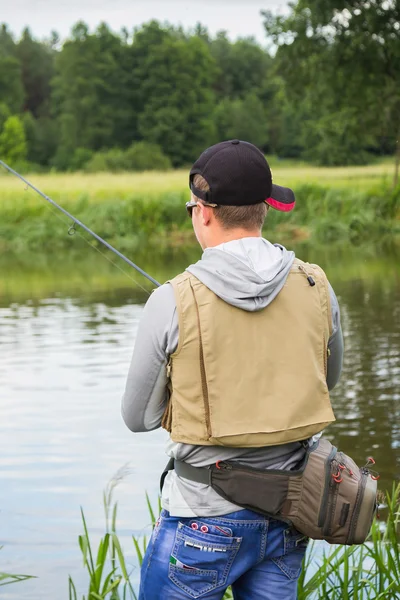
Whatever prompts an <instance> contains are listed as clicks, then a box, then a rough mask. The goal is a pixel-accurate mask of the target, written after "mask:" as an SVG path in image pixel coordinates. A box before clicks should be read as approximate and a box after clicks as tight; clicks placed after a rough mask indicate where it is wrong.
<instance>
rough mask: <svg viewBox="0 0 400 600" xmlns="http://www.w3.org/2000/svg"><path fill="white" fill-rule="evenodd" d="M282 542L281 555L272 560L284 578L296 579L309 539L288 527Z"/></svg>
mask: <svg viewBox="0 0 400 600" xmlns="http://www.w3.org/2000/svg"><path fill="white" fill-rule="evenodd" d="M283 542H284V552H283V555H282V556H280V557H279V558H273V559H272V560H273V562H274V563H275V564H276V566H277V567H279V569H280V570H281V571H282V573H284V574H285V575H286V577H288V578H289V579H297V578H298V577H299V576H300V573H301V566H302V563H303V558H304V556H305V553H306V550H307V545H308V542H309V538H308V537H307V536H306V535H303V534H302V533H300V531H298V530H297V529H295V528H294V527H289V528H288V529H285V530H284V532H283Z"/></svg>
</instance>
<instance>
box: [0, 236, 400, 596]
mask: <svg viewBox="0 0 400 600" xmlns="http://www.w3.org/2000/svg"><path fill="white" fill-rule="evenodd" d="M88 252H89V250H88ZM297 252H298V255H299V256H300V257H301V258H303V259H306V260H309V261H312V262H319V264H321V266H323V267H324V268H325V270H326V272H327V274H328V276H329V278H330V281H331V283H332V285H333V286H334V289H335V291H336V293H337V295H338V298H339V301H340V305H341V311H342V324H343V330H344V336H345V346H346V356H345V363H344V369H343V374H342V378H341V381H340V384H339V385H338V386H337V388H336V389H335V391H334V392H333V394H332V402H333V406H334V408H335V413H336V417H337V421H336V423H334V424H333V425H332V426H331V427H330V428H329V429H328V430H327V435H328V437H330V438H331V439H332V440H335V443H336V444H337V445H339V446H340V448H341V449H343V450H344V451H345V452H348V453H350V454H351V455H352V456H353V457H354V459H355V460H356V461H358V462H359V464H360V465H362V464H364V463H365V461H366V459H367V457H368V456H370V455H372V456H373V457H374V458H375V459H376V462H377V470H378V471H379V472H380V473H381V480H380V481H381V488H382V489H385V488H388V487H391V485H392V482H393V480H395V479H398V478H399V464H400V418H399V417H400V402H399V400H400V248H399V246H398V245H396V244H395V243H394V242H392V243H387V244H386V245H382V246H380V247H379V248H377V247H369V246H368V247H363V248H339V249H337V248H336V249H334V248H333V249H330V248H326V247H325V248H310V247H304V248H301V247H300V248H299V249H298V250H297ZM198 256H199V251H198V250H197V249H195V248H194V249H189V250H188V251H185V252H180V251H179V249H175V250H174V251H173V252H172V253H171V252H166V253H163V254H160V253H153V252H147V254H143V256H140V257H139V259H140V260H141V261H142V262H141V263H140V264H142V265H143V266H144V267H145V268H147V269H148V270H149V271H150V272H151V273H152V274H153V275H154V276H155V277H158V278H159V279H160V280H165V279H166V278H167V277H168V276H169V275H170V276H173V275H174V274H175V273H177V272H179V271H180V270H182V269H183V268H184V266H185V265H186V264H188V262H190V260H195V259H196V258H197V257H198ZM134 259H136V260H137V262H139V259H138V258H137V257H134ZM103 262H104V264H103ZM135 279H137V280H138V281H140V282H141V283H143V281H142V280H140V279H139V277H138V278H136V276H135ZM146 297H147V294H146V293H145V292H144V291H142V290H140V289H139V288H138V287H137V286H136V285H134V284H133V282H130V281H129V280H128V279H127V278H125V275H123V274H121V273H120V272H118V271H117V270H116V269H114V267H112V266H109V265H107V263H105V261H103V259H102V258H101V257H98V256H97V255H95V256H94V257H93V256H91V257H90V259H89V258H88V259H87V260H83V261H82V260H79V261H78V260H71V259H68V258H65V259H60V257H58V258H49V257H47V258H45V257H31V259H30V260H29V261H28V262H26V260H25V262H21V261H20V260H17V259H16V258H13V259H11V258H8V259H2V260H1V261H0V410H1V413H0V415H1V419H0V545H3V546H4V548H3V549H2V550H1V552H0V572H1V571H5V572H13V573H26V574H31V575H35V576H37V579H32V580H29V581H26V582H23V583H20V584H17V585H12V586H7V587H5V588H2V590H4V591H3V593H2V598H6V599H13V600H17V599H18V600H23V599H28V598H29V599H30V600H64V599H66V598H67V597H68V575H69V574H71V576H72V578H73V579H74V581H75V582H76V584H77V587H78V589H79V590H80V591H82V592H85V587H86V574H85V572H84V570H83V567H82V561H81V555H80V550H79V546H78V542H77V538H78V535H79V534H80V533H82V529H83V528H82V522H81V516H80V507H81V506H82V508H83V510H84V513H85V516H86V519H87V524H88V527H89V531H90V535H91V536H92V538H93V542H94V543H96V541H97V540H98V539H99V536H100V535H101V534H102V533H103V531H104V509H103V504H102V492H103V490H104V488H105V487H106V485H107V483H108V482H109V481H110V480H111V479H112V478H113V477H115V474H116V473H117V472H118V470H120V469H121V468H123V467H125V470H124V473H123V477H122V480H121V481H120V483H119V484H118V486H117V487H116V489H115V492H114V497H115V499H116V500H118V505H119V509H118V511H119V512H118V515H119V517H118V521H117V526H118V532H119V535H120V537H121V539H122V542H123V545H124V549H125V551H126V555H127V556H128V563H129V566H130V568H131V569H133V572H134V574H133V580H134V581H135V580H136V582H137V580H138V569H137V563H136V558H135V552H134V548H133V544H132V540H131V535H132V534H136V535H140V534H141V533H142V532H144V531H148V530H149V520H150V519H149V516H148V511H147V507H146V501H145V490H147V491H148V493H149V495H150V498H151V500H152V502H153V504H154V505H156V502H157V491H158V476H159V473H160V470H161V469H162V467H163V466H164V463H165V462H166V458H165V455H164V452H163V444H164V441H165V439H166V435H165V433H164V432H163V431H156V432H152V433H149V434H132V433H131V432H129V431H128V429H127V428H126V427H125V425H124V424H123V422H122V419H121V416H120V399H121V395H122V393H123V389H124V385H125V377H126V374H127V370H128V365H129V361H130V357H131V353H132V349H133V345H134V342H135V333H136V329H137V325H138V322H139V320H140V315H141V312H142V309H143V303H144V302H145V300H146Z"/></svg>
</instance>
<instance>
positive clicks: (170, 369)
mask: <svg viewBox="0 0 400 600" xmlns="http://www.w3.org/2000/svg"><path fill="white" fill-rule="evenodd" d="M171 371H172V364H171V359H170V360H169V361H168V363H167V377H168V379H171Z"/></svg>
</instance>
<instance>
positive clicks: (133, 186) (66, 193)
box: [0, 159, 394, 205]
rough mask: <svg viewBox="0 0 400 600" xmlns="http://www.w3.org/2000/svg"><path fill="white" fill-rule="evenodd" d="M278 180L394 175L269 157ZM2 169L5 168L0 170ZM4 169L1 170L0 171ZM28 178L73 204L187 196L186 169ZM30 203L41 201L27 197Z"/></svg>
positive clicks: (2, 181) (334, 181)
mask: <svg viewBox="0 0 400 600" xmlns="http://www.w3.org/2000/svg"><path fill="white" fill-rule="evenodd" d="M271 165H272V171H273V177H274V181H275V182H276V183H278V184H280V185H288V186H293V187H294V188H297V187H299V186H301V185H303V184H311V183H314V184H318V185H323V186H329V187H335V188H346V189H347V188H349V187H351V188H352V189H353V190H364V191H365V190H370V189H371V187H373V186H375V187H376V186H379V185H381V184H382V183H386V184H389V185H390V183H391V181H392V178H393V173H394V165H393V161H391V160H385V161H382V162H379V163H376V164H373V165H368V166H362V167H360V166H355V167H313V166H310V165H307V164H305V163H298V162H294V161H291V162H289V161H278V160H277V159H273V160H272V161H271ZM0 169H1V168H0ZM3 171H4V170H3V169H1V172H3ZM26 178H27V179H28V180H30V181H31V182H32V183H34V184H35V185H36V186H37V187H38V188H39V189H41V190H42V191H43V192H44V193H46V194H47V195H49V196H51V197H52V198H54V199H55V200H57V199H58V200H62V201H63V202H66V203H67V204H68V203H69V202H72V203H75V202H76V201H77V200H79V199H80V198H81V197H82V196H86V197H87V198H88V200H89V202H94V203H99V202H102V201H107V200H111V199H112V198H115V197H117V198H118V199H120V200H125V199H128V198H131V197H132V196H146V197H153V198H154V197H155V198H158V197H160V196H163V195H164V194H168V193H175V192H177V193H179V194H181V193H185V194H186V195H189V189H188V170H187V169H185V170H183V169H181V170H176V171H169V172H162V173H157V172H154V171H147V172H144V173H121V174H115V173H96V174H86V173H68V174H64V173H58V174H30V175H26ZM0 191H1V194H0V205H1V204H2V203H4V202H8V201H14V200H15V199H16V198H18V197H20V196H21V195H22V192H23V191H24V184H23V183H22V182H21V181H19V180H18V179H17V178H16V177H13V176H11V175H7V174H5V175H4V177H1V178H0ZM26 202H28V203H36V202H37V199H36V198H35V197H33V196H31V195H29V199H26Z"/></svg>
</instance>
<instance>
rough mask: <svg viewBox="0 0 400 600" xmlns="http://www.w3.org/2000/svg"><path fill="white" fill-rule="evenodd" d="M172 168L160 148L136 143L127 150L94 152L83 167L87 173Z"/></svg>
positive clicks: (115, 149)
mask: <svg viewBox="0 0 400 600" xmlns="http://www.w3.org/2000/svg"><path fill="white" fill-rule="evenodd" d="M171 167H172V165H171V161H170V159H169V158H168V157H167V156H165V154H163V152H162V150H161V148H160V146H158V145H157V144H150V143H148V142H136V143H134V144H132V145H131V146H130V147H129V148H128V149H127V150H120V149H119V148H113V149H112V150H103V151H100V152H96V154H94V155H93V156H92V158H91V159H90V160H89V161H88V162H87V163H86V165H85V166H84V170H85V171H87V172H88V173H97V172H100V171H111V172H112V173H118V172H121V171H166V170H168V169H170V168H171Z"/></svg>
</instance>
